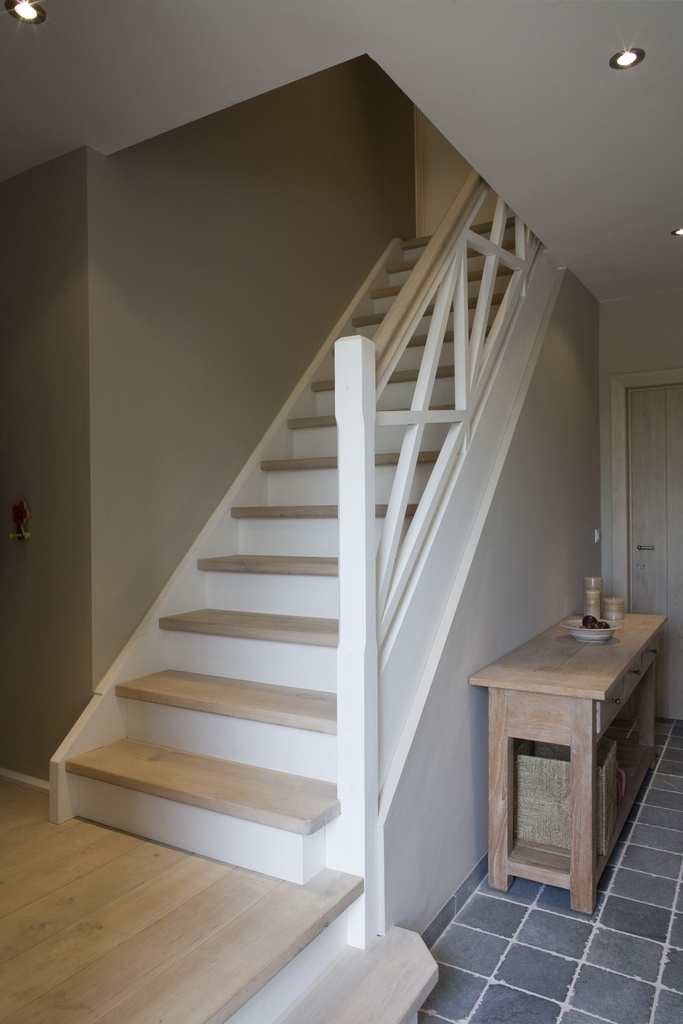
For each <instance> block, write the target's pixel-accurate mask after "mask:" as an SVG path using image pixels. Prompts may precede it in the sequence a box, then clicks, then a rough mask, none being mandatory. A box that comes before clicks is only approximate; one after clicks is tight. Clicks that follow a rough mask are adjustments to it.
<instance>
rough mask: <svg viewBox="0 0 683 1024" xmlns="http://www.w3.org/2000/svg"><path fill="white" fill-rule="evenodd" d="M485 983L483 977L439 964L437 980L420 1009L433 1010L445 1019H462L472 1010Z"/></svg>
mask: <svg viewBox="0 0 683 1024" xmlns="http://www.w3.org/2000/svg"><path fill="white" fill-rule="evenodd" d="M486 985H487V982H486V981H485V980H484V978H478V977H477V976H476V975H474V974H469V973H468V972H467V971H459V970H457V968H455V967H444V966H443V965H441V966H440V967H439V980H438V981H437V983H436V986H435V987H434V989H433V990H432V992H431V993H430V995H429V996H428V997H427V999H426V1001H425V1003H424V1004H423V1006H422V1009H423V1010H433V1011H435V1012H436V1013H438V1014H441V1016H442V1017H445V1019H446V1020H453V1021H459V1020H462V1018H463V1017H467V1015H468V1014H469V1013H470V1012H471V1011H472V1009H473V1007H474V1005H475V1003H476V1002H477V1000H478V999H479V996H480V995H481V994H482V992H483V991H484V989H485V988H486Z"/></svg>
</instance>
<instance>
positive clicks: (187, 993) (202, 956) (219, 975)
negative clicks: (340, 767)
mask: <svg viewBox="0 0 683 1024" xmlns="http://www.w3.org/2000/svg"><path fill="white" fill-rule="evenodd" d="M232 870H233V871H235V872H239V874H236V876H235V883H234V884H235V886H236V887H237V889H238V893H239V894H240V897H239V900H234V905H233V904H231V903H230V902H229V901H228V900H227V899H225V898H222V890H223V889H224V888H225V887H226V886H229V880H221V881H220V882H218V883H215V884H214V886H212V887H210V888H209V889H208V890H207V892H206V896H205V898H204V899H203V901H202V908H205V909H203V912H204V915H205V916H207V915H208V916H210V920H211V925H212V927H211V928H205V929H204V934H203V935H202V936H201V938H200V939H199V940H195V943H194V945H193V946H190V945H189V943H183V937H182V931H181V927H179V923H180V922H178V923H176V922H175V921H174V919H173V917H171V918H170V919H169V921H168V922H167V927H165V928H164V927H160V928H159V941H158V942H157V943H156V944H155V949H156V956H157V959H159V960H162V958H163V961H164V962H163V963H160V965H159V966H158V967H153V968H151V969H149V970H145V968H144V966H143V965H140V967H139V968H137V970H136V965H135V964H131V965H130V966H129V974H130V975H132V977H131V978H130V981H128V979H126V982H125V983H124V985H123V986H122V985H121V982H120V979H119V978H118V977H113V978H112V981H111V984H112V985H116V986H117V990H118V993H119V996H118V999H116V1000H113V999H109V1000H107V1004H108V1005H110V1006H111V1007H112V1008H111V1009H110V1010H109V1012H107V1013H106V1014H105V1015H104V1016H102V1017H99V1016H98V1017H97V1021H98V1024H150V1022H151V1021H163V1022H164V1024H218V1022H221V1024H222V1022H223V1021H225V1020H227V1019H229V1018H230V1017H232V1016H233V1015H234V1014H235V1013H237V1011H238V1010H239V1009H240V1007H242V1006H244V1004H245V1003H247V1002H248V1001H249V999H251V997H252V996H254V995H256V994H257V993H258V992H259V991H260V990H261V989H262V988H263V987H264V986H265V985H266V984H267V983H268V982H269V981H270V980H271V979H272V978H274V977H275V975H276V974H278V973H279V972H280V971H281V970H282V969H283V968H284V967H286V966H287V964H288V963H290V962H291V961H292V960H294V958H295V957H296V956H297V954H298V953H299V952H301V950H302V949H304V948H305V947H306V946H307V945H308V944H309V943H310V942H312V941H313V939H315V938H316V937H317V936H318V935H319V934H320V933H321V932H322V931H324V930H325V928H327V927H328V925H330V924H332V922H333V921H334V920H335V919H336V918H337V917H339V916H340V915H341V914H342V913H343V912H344V911H345V910H346V909H347V908H348V907H349V906H350V905H351V904H352V903H353V902H354V900H356V899H357V898H358V897H359V896H360V894H361V893H362V891H363V883H362V880H361V879H359V878H355V877H354V876H352V875H344V874H342V873H341V872H337V871H332V870H329V869H325V870H323V871H321V872H320V874H318V875H316V876H315V878H313V879H311V881H310V882H308V883H306V884H305V885H303V886H299V885H294V884H292V883H288V882H277V881H275V880H274V879H272V878H268V877H267V876H265V875H261V876H259V875H255V874H253V873H250V872H241V871H240V869H232ZM250 875H251V877H249V876H250ZM214 894H215V897H216V900H215V909H214V906H213V905H212V904H211V902H210V901H211V897H212V895H214ZM185 916H188V915H187V914H185ZM194 919H195V920H198V921H201V912H199V913H197V914H195V915H194ZM174 925H175V927H174ZM197 930H198V929H197ZM167 933H168V935H169V938H167V939H166V938H165V937H166V935H167ZM176 933H178V935H179V936H180V937H179V938H175V936H176ZM171 937H173V938H175V942H174V941H172V938H171ZM176 946H183V949H182V953H180V954H179V953H177V952H176ZM115 973H116V972H110V974H115ZM107 994H108V993H107ZM105 999H106V994H105ZM102 1001H103V1002H104V999H103V1000H102ZM69 1010H70V1012H72V1013H73V1007H69ZM46 1019H49V1018H46ZM90 1019H91V1018H90V1017H88V1020H90ZM92 1019H93V1020H94V1019H95V1018H94V1017H93V1018H92ZM40 1024H43V1018H42V1017H41V1019H40ZM50 1024H69V1017H68V1016H67V1015H66V1014H65V1015H64V1016H61V1015H60V1016H59V1019H58V1020H56V1021H52V1020H51V1021H50Z"/></svg>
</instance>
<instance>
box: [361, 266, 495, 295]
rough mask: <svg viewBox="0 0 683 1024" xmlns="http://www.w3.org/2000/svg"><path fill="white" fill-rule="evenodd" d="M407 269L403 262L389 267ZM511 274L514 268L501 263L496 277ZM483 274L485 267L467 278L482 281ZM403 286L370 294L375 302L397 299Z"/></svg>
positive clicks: (397, 269) (395, 270)
mask: <svg viewBox="0 0 683 1024" xmlns="http://www.w3.org/2000/svg"><path fill="white" fill-rule="evenodd" d="M411 263H412V265H413V266H415V264H416V263H417V260H412V261H411ZM406 269H407V264H402V263H401V264H396V265H395V269H392V270H390V269H389V268H388V267H387V273H388V274H391V273H398V272H399V270H406ZM511 274H512V268H511V267H506V266H504V265H502V264H501V265H500V266H499V267H498V270H497V273H496V277H509V276H510V275H511ZM483 275H484V271H483V269H480V270H469V271H468V272H467V280H468V281H470V282H473V281H481V279H482V277H483ZM402 288H403V285H402V284H393V285H387V286H386V287H384V288H373V289H372V290H371V291H370V293H369V295H370V298H371V299H372V300H373V302H374V301H375V300H378V299H395V298H396V296H397V295H398V293H399V292H400V291H401V289H402Z"/></svg>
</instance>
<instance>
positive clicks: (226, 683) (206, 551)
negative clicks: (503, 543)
mask: <svg viewBox="0 0 683 1024" xmlns="http://www.w3.org/2000/svg"><path fill="white" fill-rule="evenodd" d="M475 230H478V231H480V232H481V233H482V237H484V238H486V237H487V235H488V233H489V232H490V231H491V225H483V226H481V228H479V229H475ZM515 237H516V236H515V223H514V219H512V220H511V221H510V223H509V225H508V227H507V229H505V235H504V247H505V248H506V249H508V250H512V249H514V246H515ZM428 241H429V240H428V239H416V240H413V241H410V242H403V243H400V244H393V245H392V246H391V247H390V249H389V250H387V253H386V254H385V256H384V257H383V258H382V260H380V261H379V263H378V265H377V266H376V267H375V269H374V271H373V273H372V274H371V277H370V280H369V284H368V286H367V287H365V288H363V289H362V290H361V292H359V294H358V295H357V296H356V298H355V299H354V302H353V303H352V306H351V307H350V310H349V311H347V313H346V314H345V315H344V317H343V318H342V320H341V321H340V322H339V324H338V325H337V326H336V328H335V331H334V332H333V335H334V336H333V337H332V338H331V339H330V342H328V344H327V346H325V348H324V350H323V354H322V356H321V359H320V361H319V362H318V364H317V366H316V367H315V370H314V372H313V374H312V377H311V379H310V380H308V381H307V383H306V386H305V387H302V388H301V389H300V393H299V396H298V398H297V399H296V401H295V402H294V403H293V405H292V407H291V409H290V410H289V413H288V415H287V418H286V421H283V422H282V423H281V425H279V426H278V425H276V427H275V428H274V429H273V432H272V433H271V435H270V436H269V438H268V439H267V440H266V443H264V446H263V449H262V452H261V456H262V457H261V458H260V459H259V462H258V465H254V466H253V467H251V469H250V470H249V471H248V472H246V471H245V474H243V476H242V478H241V479H240V481H238V484H237V485H236V487H235V488H234V489H233V491H232V492H231V495H229V496H228V499H226V503H225V505H224V507H223V508H222V509H221V510H219V512H218V513H217V515H216V517H214V520H213V521H212V523H211V524H210V525H209V527H208V528H207V531H205V535H204V536H203V537H202V538H201V539H200V543H198V545H197V547H196V549H195V552H194V553H193V554H194V555H198V557H193V559H192V564H190V561H189V560H188V562H187V564H186V565H185V566H184V567H181V570H179V574H177V576H176V579H175V580H174V581H172V585H171V586H170V587H169V588H167V591H166V592H165V594H164V595H162V599H160V602H159V604H158V606H157V609H156V610H155V611H154V612H153V613H152V615H151V617H150V619H149V621H148V622H146V623H145V624H143V626H142V627H141V630H140V631H139V633H138V635H137V636H136V637H135V638H134V641H133V642H132V643H131V645H129V648H128V650H127V652H126V654H125V657H122V659H120V660H119V662H118V663H117V665H115V666H114V668H113V669H112V672H111V673H110V674H109V677H108V679H106V680H105V681H104V682H103V684H102V685H101V686H100V687H99V688H98V692H97V694H96V697H95V698H94V701H93V704H92V705H91V707H90V708H89V709H88V710H87V711H86V712H85V713H84V716H83V718H82V719H81V721H80V722H79V723H77V725H76V726H75V727H74V730H73V731H72V733H71V734H70V736H69V737H67V740H66V741H65V743H64V744H63V745H62V747H61V748H60V751H58V752H57V754H56V755H55V758H54V760H53V765H52V770H53V777H52V781H53V786H52V800H53V812H52V816H53V820H64V819H65V818H67V817H69V816H72V815H75V814H78V815H79V816H81V817H84V818H87V819H91V820H93V821H97V822H100V823H103V824H105V825H109V826H112V827H114V828H117V829H121V830H123V831H127V832H133V833H135V834H139V835H143V836H145V837H147V838H149V839H152V840H156V841H158V842H162V843H165V844H168V845H171V846H176V847H180V848H182V849H185V850H190V851H192V852H194V853H197V854H200V855H202V856H204V857H208V858H212V859H214V860H218V861H222V862H225V863H228V864H231V865H235V866H236V867H237V868H240V869H244V870H246V871H248V872H259V873H262V874H264V875H268V876H272V877H273V878H276V879H281V880H283V881H284V882H286V883H287V884H288V886H289V890H288V892H289V898H290V899H292V900H293V901H294V903H295V902H296V890H297V887H299V891H300V898H301V900H302V901H303V902H304V904H305V905H306V906H311V905H312V900H313V898H314V894H316V893H319V891H320V889H321V886H322V887H323V888H325V889H326V890H327V889H329V888H330V887H331V888H333V889H334V890H335V891H337V892H339V893H341V894H342V895H341V897H340V898H339V899H336V900H333V901H332V902H331V903H329V902H328V903H327V904H326V905H325V906H324V908H322V909H321V913H320V916H319V918H318V919H317V923H316V922H311V921H310V920H309V921H308V925H307V931H306V935H307V938H306V942H305V943H304V942H303V940H301V941H300V940H296V941H294V942H292V943H290V944H289V945H288V946H287V949H286V951H285V950H283V948H282V944H279V945H278V939H277V934H275V935H273V936H271V934H270V931H271V929H270V927H269V924H268V920H269V918H268V915H267V914H266V915H265V920H264V921H263V922H262V925H261V927H262V939H261V941H262V947H263V949H262V955H263V957H264V958H265V963H266V964H267V965H270V966H267V967H266V968H265V969H264V971H263V976H262V978H261V980H260V981H259V982H258V985H256V984H255V983H254V981H253V978H252V979H250V980H248V981H246V982H245V983H244V986H243V987H242V989H240V991H238V992H234V991H231V992H230V993H229V994H226V995H225V999H223V1001H222V1002H220V1000H219V1003H220V1006H221V1007H222V1009H221V1010H220V1011H215V1010H214V1011H212V1015H211V1016H207V1017H206V1020H204V1019H202V1020H201V1021H199V1020H198V1024H208V1022H209V1021H211V1022H212V1024H222V1022H223V1021H227V1020H230V1021H231V1022H233V1024H274V1022H275V1021H276V1020H277V1021H278V1022H280V1024H285V1022H286V1024H290V1022H291V1024H293V1022H294V1021H295V1020H296V1021H297V1022H298V1024H305V1022H309V1021H310V1024H314V1022H320V1024H322V1022H323V1021H325V1022H328V1024H333V1022H339V1024H342V1022H346V1021H349V1024H350V1021H352V1020H353V1021H354V1022H358V1021H366V1020H367V1021H368V1022H369V1021H372V1022H374V1024H400V1022H403V1024H409V1022H412V1021H416V1019H417V1017H416V1014H417V1008H418V1006H420V1005H421V1003H422V1001H423V1000H424V998H425V996H426V994H427V993H428V992H429V991H430V989H431V987H432V986H433V984H434V982H435V980H436V969H435V965H434V964H433V961H431V958H430V957H429V955H428V954H427V953H426V950H425V949H424V946H423V945H422V943H421V941H420V940H419V939H418V937H417V936H415V935H413V934H412V933H409V932H403V931H402V930H401V929H391V930H390V931H389V932H387V934H386V935H385V936H381V937H378V938H377V939H376V940H375V941H374V942H372V943H370V945H369V946H368V948H367V949H365V950H353V951H351V950H350V949H347V936H348V935H349V934H350V931H349V928H350V924H347V918H349V921H351V919H352V916H353V914H354V913H357V912H358V908H359V907H362V905H363V900H364V897H363V895H362V890H363V880H362V879H360V878H359V877H357V875H358V874H359V873H363V872H354V871H351V872H349V871H348V870H344V869H343V864H342V866H341V869H340V864H339V863H335V860H339V859H341V860H342V861H343V860H344V857H343V856H342V857H341V858H339V854H338V851H339V850H340V849H344V847H345V844H346V842H347V840H346V834H345V833H344V832H343V831H342V829H343V828H344V822H345V818H344V811H345V807H344V801H343V800H342V801H340V800H339V799H338V794H337V783H338V778H337V766H338V762H339V750H338V748H337V646H338V642H339V621H338V617H339V582H338V564H337V557H338V552H339V539H338V538H339V527H338V520H337V517H338V501H339V497H338V482H337V439H336V433H337V428H336V424H337V420H336V417H335V405H334V400H335V391H334V366H333V356H332V344H331V341H334V337H339V336H341V335H343V334H348V333H353V332H362V333H363V334H364V335H365V336H366V337H372V336H373V334H374V333H375V332H380V336H381V329H382V325H383V324H384V325H386V323H387V320H388V319H389V318H390V317H389V314H390V311H391V310H392V307H393V306H394V304H395V303H396V302H397V300H399V301H400V297H401V295H402V294H403V289H404V285H405V283H406V282H407V281H408V280H409V279H410V276H411V274H412V272H413V270H414V269H415V267H416V266H417V265H418V260H419V258H420V256H421V254H422V253H423V252H424V251H425V247H426V246H427V243H428ZM486 265H487V263H486V256H485V255H484V256H482V255H481V254H480V253H477V252H472V253H471V254H470V255H469V259H468V281H469V284H468V286H467V289H468V291H469V292H470V293H471V294H470V298H469V299H468V301H467V307H468V313H467V314H466V317H467V320H468V323H469V326H470V327H472V325H473V324H476V322H477V317H478V316H480V312H479V311H478V309H480V307H478V300H477V295H478V290H479V288H480V287H481V282H482V281H484V282H486V283H487V288H488V290H489V300H490V301H489V305H488V306H487V313H486V323H485V324H484V325H483V327H482V330H483V334H484V336H485V335H486V333H487V332H488V330H489V329H490V328H491V327H492V325H493V324H494V323H496V322H498V321H497V319H496V318H497V316H498V310H499V304H500V303H501V302H502V301H503V300H504V296H505V290H506V288H507V286H508V284H509V279H510V277H511V274H512V271H511V270H510V269H509V267H507V266H505V265H503V264H498V265H497V269H496V271H495V273H494V275H493V277H491V275H490V274H489V275H488V277H489V278H490V279H489V280H488V281H487V271H486ZM435 309H436V310H437V315H438V309H439V304H438V302H437V303H436V304H434V303H430V304H428V305H427V306H426V307H424V308H423V309H422V310H421V311H420V314H419V316H418V317H417V319H416V323H415V330H414V332H413V333H412V335H411V338H410V340H409V342H408V344H407V345H406V346H405V349H404V351H403V353H402V354H401V355H400V359H398V360H394V363H393V365H391V366H390V367H389V370H388V371H387V372H388V377H387V381H388V382H387V384H386V386H385V387H384V388H383V391H382V394H381V398H380V401H379V404H378V409H379V410H380V411H381V413H383V414H386V415H388V416H391V414H392V410H399V411H400V410H406V409H410V408H411V403H413V402H414V396H415V393H416V387H418V382H419V380H420V379H421V376H420V375H421V371H420V366H421V363H422V355H423V353H424V350H425V346H427V345H430V344H431V345H432V347H433V342H432V341H430V338H431V337H432V333H433V332H432V323H433V316H434V313H435ZM456 326H457V325H456ZM456 333H457V331H456V330H454V324H453V316H452V313H451V317H450V320H449V321H448V322H447V323H445V331H444V332H443V339H442V344H441V346H440V351H439V355H438V365H437V366H436V367H435V368H434V372H433V374H432V376H433V388H432V391H431V394H430V398H429V409H430V410H434V411H435V413H436V415H435V417H434V422H429V423H427V425H426V426H425V427H424V430H423V431H421V435H420V444H419V451H417V452H416V453H415V456H414V463H415V469H414V473H413V475H412V477H411V480H410V483H409V486H408V487H407V489H406V493H405V500H404V501H403V502H402V505H401V511H400V516H401V524H400V529H399V533H401V535H405V533H406V531H407V529H408V528H409V526H410V523H411V521H412V519H413V517H414V516H415V515H416V514H417V510H418V507H419V502H420V498H421V496H422V494H423V492H424V491H425V488H426V487H427V486H428V484H429V481H430V477H431V474H432V471H433V469H434V466H435V465H436V463H437V460H438V459H439V453H440V451H441V448H442V444H443V442H444V437H445V435H446V433H447V430H448V425H447V424H446V425H445V426H444V423H443V422H441V421H442V420H443V415H441V414H440V413H439V410H440V409H446V410H448V409H453V391H454V375H455V373H456V370H455V361H456V360H455V354H454V353H455V348H456V344H457V341H456ZM403 433H404V431H403V428H402V427H400V426H397V427H396V428H394V429H392V428H391V427H389V429H387V428H386V427H385V428H384V429H382V430H381V431H379V430H378V432H377V436H376V443H375V449H376V454H375V457H374V458H375V477H374V486H375V491H376V504H375V517H376V528H375V533H376V543H378V542H379V537H380V533H381V530H382V527H383V522H384V519H385V517H387V515H389V514H390V507H393V506H392V505H391V503H392V502H393V500H394V499H392V486H393V484H394V480H395V475H396V473H397V466H398V464H399V461H400V458H401V457H400V451H401V444H402V440H403ZM361 684H362V680H361ZM374 756H375V758H376V756H377V755H376V750H375V755H374ZM375 792H376V789H375ZM373 827H376V826H373ZM335 851H337V853H335ZM315 898H317V897H315ZM372 899H373V901H374V899H375V896H374V895H372ZM349 915H351V917H349ZM355 934H358V932H357V931H356V933H355ZM271 939H272V943H273V950H272V956H271V955H270V954H268V949H269V945H270V943H271ZM356 944H357V945H364V942H363V941H360V942H357V943H356ZM304 945H305V947H306V948H305V949H304V948H303V947H304ZM302 950H303V952H302ZM223 955H225V951H224V953H223ZM323 972H331V973H323ZM349 977H351V978H358V979H361V978H362V983H361V981H360V980H359V986H360V987H359V988H358V992H363V993H364V996H363V999H362V1001H361V1003H358V1002H357V1001H356V1003H354V1002H353V1001H349V1002H347V996H349V995H350V993H349V992H348V991H347V989H348V978H349ZM317 978H322V980H321V981H320V982H319V987H318V988H317V989H313V990H312V992H310V993H309V994H308V995H306V996H303V997H302V999H303V1001H302V1002H301V1003H300V1004H298V1008H297V1009H296V1011H295V1010H291V1011H288V1010H286V1007H287V1006H288V1004H289V1002H291V999H292V998H293V996H294V995H296V993H301V992H303V990H304V989H305V988H306V987H307V986H309V985H314V984H315V982H316V979H317ZM345 979H347V980H345ZM378 979H379V984H378ZM398 979H400V980H401V983H400V984H398ZM213 983H215V984H219V982H218V981H217V980H215V981H214V982H213ZM258 986H265V987H262V988H258ZM278 986H279V988H278ZM388 988H392V989H394V988H395V990H396V991H395V995H396V999H395V1000H389V999H388V998H387V989H388ZM257 989H258V990H257ZM272 992H274V993H275V994H274V995H271V994H266V995H264V993H272ZM333 992H337V993H338V996H337V999H336V1001H335V1000H334V999H333V1001H332V1003H333V1005H331V1004H329V998H330V993H333ZM341 993H345V995H344V996H343V997H342V994H341ZM171 1002H173V1000H171ZM178 1005H181V1000H180V996H179V997H178ZM221 1014H224V1016H223V1015H221ZM281 1014H282V1015H283V1016H281ZM160 1019H161V1018H160ZM163 1019H164V1021H169V1022H171V1021H176V1020H177V1021H178V1024H181V1021H182V1022H183V1024H185V1021H186V1018H185V1017H183V1016H182V1013H181V1014H180V1016H173V1015H172V1014H171V1015H169V1016H168V1017H166V1016H164V1017H163Z"/></svg>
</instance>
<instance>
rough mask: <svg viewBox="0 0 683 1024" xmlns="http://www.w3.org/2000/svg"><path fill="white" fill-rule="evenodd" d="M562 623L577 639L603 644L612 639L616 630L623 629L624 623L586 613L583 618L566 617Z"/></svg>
mask: <svg viewBox="0 0 683 1024" xmlns="http://www.w3.org/2000/svg"><path fill="white" fill-rule="evenodd" d="M560 625H562V626H564V628H565V629H566V630H567V632H568V633H569V635H570V636H573V637H574V639H575V640H580V641H581V642H582V643H584V644H601V643H604V642H605V640H609V639H611V637H613V636H614V633H615V630H617V629H621V627H622V625H623V623H622V622H605V620H604V619H596V618H595V616H593V615H584V617H583V618H582V619H581V618H579V617H578V616H577V617H576V618H574V619H565V620H564V622H562V623H560Z"/></svg>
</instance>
